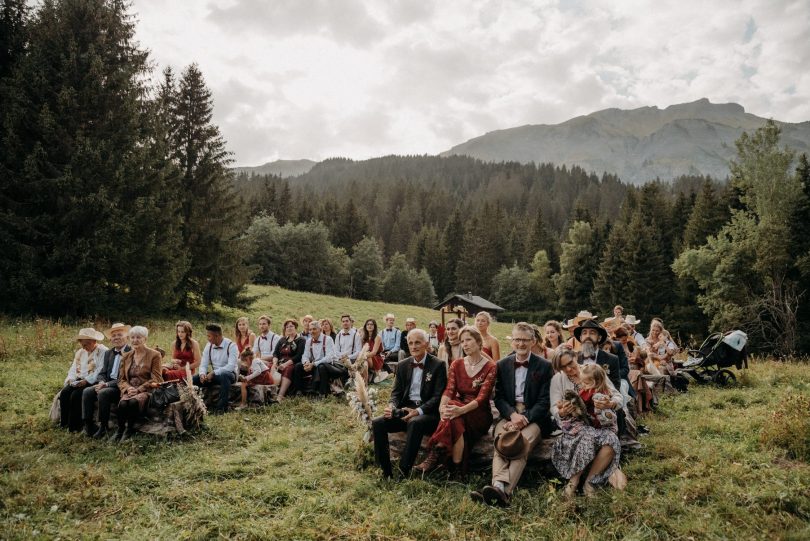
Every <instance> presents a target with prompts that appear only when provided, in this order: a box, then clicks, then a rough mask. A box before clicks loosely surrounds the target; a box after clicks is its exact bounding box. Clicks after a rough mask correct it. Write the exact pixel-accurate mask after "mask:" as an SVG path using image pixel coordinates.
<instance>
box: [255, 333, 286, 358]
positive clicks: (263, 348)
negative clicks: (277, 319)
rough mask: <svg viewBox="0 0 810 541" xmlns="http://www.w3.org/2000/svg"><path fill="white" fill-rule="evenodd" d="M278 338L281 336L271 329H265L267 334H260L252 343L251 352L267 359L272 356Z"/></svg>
mask: <svg viewBox="0 0 810 541" xmlns="http://www.w3.org/2000/svg"><path fill="white" fill-rule="evenodd" d="M279 340H281V337H280V336H279V335H277V334H276V333H274V332H273V331H267V335H264V334H260V335H259V336H257V337H256V341H255V342H254V343H253V354H254V355H256V354H258V356H259V357H261V358H262V359H264V360H265V361H269V360H270V359H272V358H273V352H274V351H275V350H276V345H277V344H278V342H279Z"/></svg>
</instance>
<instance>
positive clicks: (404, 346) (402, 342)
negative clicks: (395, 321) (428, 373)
mask: <svg viewBox="0 0 810 541" xmlns="http://www.w3.org/2000/svg"><path fill="white" fill-rule="evenodd" d="M399 349H400V350H401V351H404V352H405V356H406V357H410V356H411V350H410V348H408V333H406V332H405V331H402V338H400V339H399Z"/></svg>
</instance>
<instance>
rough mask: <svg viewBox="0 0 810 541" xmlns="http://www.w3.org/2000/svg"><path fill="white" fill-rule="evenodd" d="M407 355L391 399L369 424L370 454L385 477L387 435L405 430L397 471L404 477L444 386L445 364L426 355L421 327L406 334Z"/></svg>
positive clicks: (431, 424) (435, 416) (431, 426)
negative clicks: (403, 446) (372, 445)
mask: <svg viewBox="0 0 810 541" xmlns="http://www.w3.org/2000/svg"><path fill="white" fill-rule="evenodd" d="M408 347H409V348H410V351H411V356H410V357H408V358H407V359H404V360H402V361H400V362H399V363H397V369H396V380H395V381H394V389H393V390H392V391H391V401H390V403H389V404H388V406H386V408H385V412H384V414H383V415H382V417H377V418H376V419H374V420H373V421H372V423H371V428H372V431H373V433H374V456H375V458H376V460H377V463H378V464H379V465H380V467H381V468H382V471H383V476H385V477H386V478H391V477H393V472H392V470H391V456H390V454H389V450H388V434H390V433H391V432H405V433H406V439H405V449H404V450H403V452H402V456H401V457H400V463H399V464H400V466H399V467H400V470H401V471H402V474H403V475H404V476H407V475H408V474H409V473H410V471H411V468H412V467H413V464H414V462H416V455H417V454H418V453H419V447H420V446H421V444H422V438H423V437H424V436H429V435H431V434H433V431H434V430H436V427H437V426H438V424H439V401H440V400H441V397H442V393H443V392H444V388H445V385H447V367H446V366H445V364H444V362H443V361H440V360H439V359H437V358H436V357H434V356H433V355H430V354H428V352H427V347H428V335H427V333H426V332H425V331H424V330H422V329H413V330H412V331H410V332H409V333H408Z"/></svg>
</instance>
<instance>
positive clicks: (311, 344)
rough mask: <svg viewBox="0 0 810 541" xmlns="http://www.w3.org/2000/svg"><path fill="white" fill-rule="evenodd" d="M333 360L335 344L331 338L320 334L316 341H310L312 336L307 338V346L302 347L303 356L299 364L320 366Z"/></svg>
mask: <svg viewBox="0 0 810 541" xmlns="http://www.w3.org/2000/svg"><path fill="white" fill-rule="evenodd" d="M334 359H335V342H334V341H333V340H332V337H331V336H326V335H325V334H323V333H321V335H320V336H319V337H318V340H317V341H315V340H313V339H312V336H310V337H309V338H307V344H306V346H305V347H304V356H303V357H302V358H301V362H304V363H307V362H309V363H312V364H314V365H315V366H320V365H322V364H323V363H330V362H332V361H333V360H334Z"/></svg>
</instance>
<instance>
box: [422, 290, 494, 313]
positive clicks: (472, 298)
mask: <svg viewBox="0 0 810 541" xmlns="http://www.w3.org/2000/svg"><path fill="white" fill-rule="evenodd" d="M453 301H455V302H465V303H467V304H471V305H473V306H476V307H478V308H480V309H481V310H486V311H488V312H504V311H505V310H506V308H501V307H500V306H498V305H497V304H495V303H492V302H490V301H488V300H486V299H485V298H483V297H479V296H478V295H473V294H472V293H467V294H466V295H461V294H459V293H451V294H450V295H448V296H447V297H445V299H444V300H443V301H442V302H440V303H439V304H437V305H436V306H434V307H433V309H434V310H439V309H440V308H441V307H442V306H445V305H447V304H450V303H451V302H453Z"/></svg>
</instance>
